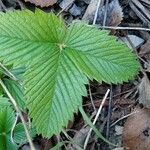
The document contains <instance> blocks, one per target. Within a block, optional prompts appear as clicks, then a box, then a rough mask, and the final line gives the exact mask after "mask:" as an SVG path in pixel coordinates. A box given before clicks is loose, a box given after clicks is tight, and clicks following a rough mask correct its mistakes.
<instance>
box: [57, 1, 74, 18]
mask: <svg viewBox="0 0 150 150" xmlns="http://www.w3.org/2000/svg"><path fill="white" fill-rule="evenodd" d="M73 2H74V0H72V1H70V3H68V5H66V7H65V8H63V9H62V10H61V11H60V12H59V13H58V14H57V16H59V15H60V14H61V13H62V12H63V11H64V10H65V9H67V8H69V7H70V6H71V5H72V3H73Z"/></svg>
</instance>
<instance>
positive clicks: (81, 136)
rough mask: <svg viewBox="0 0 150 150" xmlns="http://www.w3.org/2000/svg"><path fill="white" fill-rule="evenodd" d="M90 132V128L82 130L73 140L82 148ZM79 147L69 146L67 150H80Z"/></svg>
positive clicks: (75, 145)
mask: <svg viewBox="0 0 150 150" xmlns="http://www.w3.org/2000/svg"><path fill="white" fill-rule="evenodd" d="M89 130H90V127H86V128H82V129H80V130H79V131H78V132H76V134H75V136H74V137H73V140H74V141H76V143H78V145H80V146H81V145H84V142H85V138H86V136H87V134H88V132H89ZM78 145H77V144H73V145H71V144H69V145H68V146H67V148H68V149H69V150H71V149H72V150H78V149H79V148H80V147H79V146H78Z"/></svg>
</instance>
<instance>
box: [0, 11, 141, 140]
mask: <svg viewBox="0 0 150 150" xmlns="http://www.w3.org/2000/svg"><path fill="white" fill-rule="evenodd" d="M0 52H1V53H0V60H3V63H4V64H10V63H14V66H25V67H27V71H26V73H25V89H26V97H27V107H28V109H29V114H30V117H32V118H33V124H34V125H35V127H36V129H37V132H38V133H42V134H43V135H44V136H45V137H51V136H52V135H53V134H58V133H59V132H60V131H61V129H62V127H65V126H67V123H68V120H70V119H72V117H73V113H74V112H77V110H78V108H79V106H81V104H82V96H87V92H86V88H85V84H88V79H87V77H88V78H90V79H96V80H98V81H99V82H102V81H104V82H106V83H122V82H123V81H128V80H129V79H132V78H133V77H134V76H135V75H136V74H137V71H138V68H139V66H138V62H137V60H136V59H135V55H134V54H133V53H132V52H131V50H129V49H128V48H127V47H125V46H124V45H122V44H120V43H119V42H117V41H116V39H115V38H114V37H112V36H109V35H108V33H107V32H106V31H100V30H98V29H96V28H94V27H90V26H87V25H85V24H82V23H76V24H73V25H71V26H70V27H69V28H67V27H66V26H65V24H64V22H63V21H62V20H61V19H60V18H57V17H56V16H55V15H54V14H52V13H49V14H47V13H44V12H42V11H40V10H36V11H35V13H33V12H31V11H28V10H25V11H15V12H8V13H6V14H4V13H1V14H0Z"/></svg>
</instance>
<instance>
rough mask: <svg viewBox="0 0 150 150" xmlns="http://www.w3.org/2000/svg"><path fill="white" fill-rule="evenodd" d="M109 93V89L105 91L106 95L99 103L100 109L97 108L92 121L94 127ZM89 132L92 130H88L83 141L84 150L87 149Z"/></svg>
mask: <svg viewBox="0 0 150 150" xmlns="http://www.w3.org/2000/svg"><path fill="white" fill-rule="evenodd" d="M109 92H110V89H108V90H107V92H106V94H105V96H104V98H103V100H102V103H101V105H100V107H99V109H98V112H97V114H96V116H95V119H94V121H93V125H95V123H96V121H97V119H98V117H99V115H100V113H101V110H102V108H103V105H104V103H105V101H106V99H107V96H108V94H109ZM91 132H92V128H90V130H89V132H88V134H87V137H86V139H85V143H84V149H86V147H87V144H88V141H89V138H90V135H91Z"/></svg>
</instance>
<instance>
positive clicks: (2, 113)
mask: <svg viewBox="0 0 150 150" xmlns="http://www.w3.org/2000/svg"><path fill="white" fill-rule="evenodd" d="M14 120H15V113H14V111H13V110H12V108H11V107H6V108H4V109H0V133H8V132H9V131H10V130H11V128H12V124H13V123H14Z"/></svg>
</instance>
